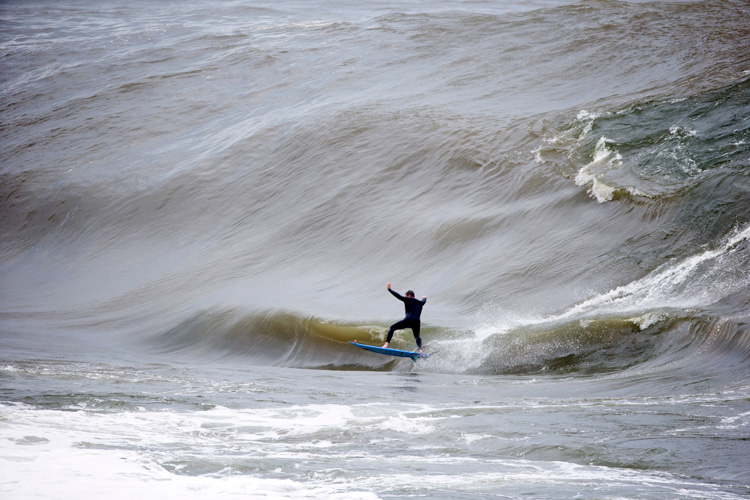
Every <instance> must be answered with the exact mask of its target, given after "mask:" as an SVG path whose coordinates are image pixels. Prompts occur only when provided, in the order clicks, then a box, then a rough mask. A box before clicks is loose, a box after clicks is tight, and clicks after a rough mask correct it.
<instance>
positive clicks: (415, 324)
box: [385, 288, 427, 349]
mask: <svg viewBox="0 0 750 500" xmlns="http://www.w3.org/2000/svg"><path fill="white" fill-rule="evenodd" d="M388 291H389V292H391V294H392V295H393V296H394V297H396V298H397V299H398V300H400V301H401V302H403V303H404V309H405V311H406V316H405V317H404V319H402V320H401V321H399V322H397V323H394V324H392V325H391V327H390V328H389V329H388V337H386V339H385V341H386V342H390V341H391V339H392V338H393V332H395V331H396V330H403V329H404V328H411V331H412V332H414V340H416V341H417V347H419V348H420V349H421V348H422V339H421V338H420V337H419V329H420V327H421V325H422V324H421V321H420V319H419V317H420V315H421V314H422V306H424V304H425V302H427V299H422V300H417V299H416V298H414V297H402V296H401V295H399V294H398V293H396V292H394V291H393V290H391V289H390V288H389V289H388Z"/></svg>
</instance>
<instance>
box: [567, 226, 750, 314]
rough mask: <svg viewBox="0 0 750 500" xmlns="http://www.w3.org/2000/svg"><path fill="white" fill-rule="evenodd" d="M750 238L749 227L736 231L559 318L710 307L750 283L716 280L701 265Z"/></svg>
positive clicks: (595, 298)
mask: <svg viewBox="0 0 750 500" xmlns="http://www.w3.org/2000/svg"><path fill="white" fill-rule="evenodd" d="M748 239H750V226H748V227H746V228H745V229H744V230H742V231H737V232H736V233H734V234H733V235H732V236H730V237H729V238H727V240H726V241H725V242H724V243H723V244H722V245H721V246H719V247H718V248H716V249H712V250H706V251H704V252H701V253H698V254H695V255H692V256H690V257H687V258H685V259H683V260H681V261H677V262H671V263H668V264H665V265H664V266H662V267H660V268H658V269H656V270H655V271H653V272H651V273H650V274H648V275H646V276H645V277H644V278H642V279H639V280H636V281H633V282H631V283H628V284H627V285H623V286H621V287H617V288H615V289H613V290H610V291H609V292H607V293H604V294H601V295H598V296H596V297H593V298H591V299H589V300H586V301H584V302H581V303H580V304H578V305H576V306H574V307H572V308H570V309H569V310H568V311H566V312H565V313H563V314H562V315H560V316H559V318H558V319H565V318H569V317H575V316H579V315H582V314H584V313H588V312H592V311H596V312H631V311H644V310H654V309H658V308H664V307H674V308H682V309H689V308H695V307H701V306H708V305H710V304H712V303H714V302H716V301H717V300H719V299H720V298H722V297H724V296H726V295H727V294H730V293H732V292H733V290H734V289H736V288H738V287H742V286H746V285H747V283H745V282H743V281H740V282H738V283H735V284H731V283H727V282H726V281H722V282H720V283H715V280H714V279H713V277H712V276H711V269H708V270H706V271H704V272H701V270H700V269H701V267H702V266H703V265H704V264H707V263H711V262H712V261H715V260H716V259H718V258H720V257H722V256H725V255H727V254H728V253H729V252H731V251H732V250H733V249H734V248H735V247H736V246H737V245H738V244H739V243H741V242H743V241H746V240H748Z"/></svg>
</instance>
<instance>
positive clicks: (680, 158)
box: [537, 79, 750, 203]
mask: <svg viewBox="0 0 750 500" xmlns="http://www.w3.org/2000/svg"><path fill="white" fill-rule="evenodd" d="M748 107H750V79H744V80H743V81H741V82H738V83H735V84H732V85H730V86H728V87H724V88H720V89H718V90H712V91H708V92H704V93H700V94H698V95H694V96H691V97H685V98H673V97H669V98H664V99H659V100H654V101H636V102H634V103H632V104H630V105H628V106H626V107H625V108H623V109H620V110H614V111H612V110H600V111H581V112H579V113H578V114H577V115H576V117H575V119H573V120H572V121H570V122H568V123H565V124H563V125H561V126H559V127H553V129H552V130H548V131H546V137H545V138H544V140H543V142H544V144H543V145H542V146H541V147H540V148H539V150H538V152H537V161H538V162H540V163H545V162H550V163H551V164H553V165H555V166H556V168H558V169H559V170H560V171H561V172H562V173H563V175H565V176H566V177H568V178H572V179H574V180H575V183H576V184H577V185H578V186H581V187H584V188H586V189H587V191H588V193H589V195H590V196H591V197H592V198H594V199H595V200H597V201H598V202H599V203H606V202H610V201H616V200H619V199H622V198H634V199H638V198H648V199H656V198H664V199H667V198H671V197H674V196H676V195H678V194H681V193H684V192H685V191H687V190H689V189H692V188H695V187H697V186H699V185H700V184H701V183H702V182H706V181H707V180H709V179H711V178H712V177H713V176H717V175H721V176H731V175H735V174H737V173H739V172H741V171H742V170H743V169H744V168H746V166H747V162H748V155H747V149H748V144H750V120H748V119H747V116H746V115H747V113H746V111H747V109H748Z"/></svg>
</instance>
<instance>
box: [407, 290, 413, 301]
mask: <svg viewBox="0 0 750 500" xmlns="http://www.w3.org/2000/svg"><path fill="white" fill-rule="evenodd" d="M406 296H407V297H411V298H412V299H413V298H414V292H412V291H411V290H409V291H408V292H406Z"/></svg>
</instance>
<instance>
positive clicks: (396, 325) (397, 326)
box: [385, 319, 409, 344]
mask: <svg viewBox="0 0 750 500" xmlns="http://www.w3.org/2000/svg"><path fill="white" fill-rule="evenodd" d="M404 328H409V325H408V323H407V321H406V320H403V319H402V320H401V321H398V322H396V323H393V324H392V325H391V327H390V328H389V329H388V336H387V337H386V338H385V343H386V344H388V343H390V341H391V339H392V338H393V332H395V331H396V330H403V329H404Z"/></svg>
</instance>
